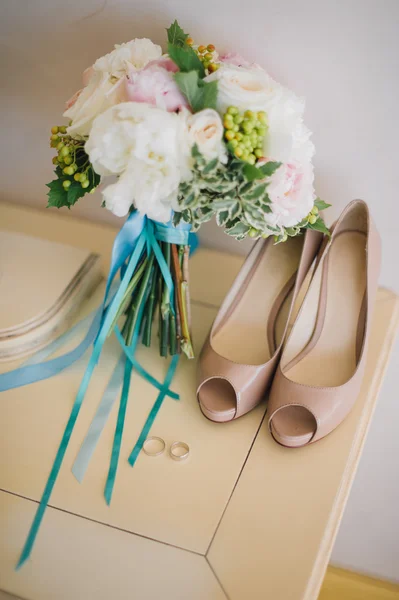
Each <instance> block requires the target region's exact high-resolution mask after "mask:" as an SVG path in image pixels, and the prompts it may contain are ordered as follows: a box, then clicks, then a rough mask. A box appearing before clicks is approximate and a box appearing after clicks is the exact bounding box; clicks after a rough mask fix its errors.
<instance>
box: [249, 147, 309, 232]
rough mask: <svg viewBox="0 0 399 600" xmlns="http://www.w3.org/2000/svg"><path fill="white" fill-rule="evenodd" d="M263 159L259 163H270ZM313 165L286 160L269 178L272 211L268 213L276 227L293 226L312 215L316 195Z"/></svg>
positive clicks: (269, 219) (268, 187)
mask: <svg viewBox="0 0 399 600" xmlns="http://www.w3.org/2000/svg"><path fill="white" fill-rule="evenodd" d="M269 160H270V159H261V160H260V161H259V162H258V165H261V164H265V163H266V162H269ZM313 179H314V175H313V167H312V164H311V163H310V162H308V163H305V164H300V163H293V162H292V163H283V164H282V165H281V166H280V167H279V168H278V169H277V171H275V172H274V173H273V175H272V176H271V177H270V179H269V180H268V186H267V193H268V195H269V198H270V200H271V209H272V212H271V213H268V214H267V215H265V219H266V221H267V222H268V223H269V224H270V225H273V226H283V227H293V226H294V225H297V224H298V223H300V222H301V221H302V219H304V218H305V217H306V215H308V214H309V212H310V211H311V210H312V208H313V204H314V201H315V199H316V194H315V191H314V187H313Z"/></svg>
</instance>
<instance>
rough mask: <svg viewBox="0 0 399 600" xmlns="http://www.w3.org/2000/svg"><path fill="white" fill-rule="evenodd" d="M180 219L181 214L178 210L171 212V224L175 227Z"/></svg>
mask: <svg viewBox="0 0 399 600" xmlns="http://www.w3.org/2000/svg"><path fill="white" fill-rule="evenodd" d="M181 220H182V215H181V213H180V212H175V213H173V225H174V226H175V227H177V226H178V225H179V223H180V221H181Z"/></svg>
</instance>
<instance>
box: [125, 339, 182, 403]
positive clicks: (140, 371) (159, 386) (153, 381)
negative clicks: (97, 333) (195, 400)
mask: <svg viewBox="0 0 399 600" xmlns="http://www.w3.org/2000/svg"><path fill="white" fill-rule="evenodd" d="M115 335H116V337H117V339H118V342H119V344H120V346H121V348H122V350H123V352H124V353H125V354H126V358H127V359H128V360H129V361H130V362H131V363H132V365H133V368H134V370H135V371H136V372H137V373H138V375H140V377H142V378H143V379H145V380H146V381H148V383H150V384H151V385H152V386H154V387H155V388H157V390H163V389H164V384H163V383H160V382H159V381H158V380H157V379H155V377H153V376H152V375H151V374H150V373H149V372H148V371H146V369H144V367H142V366H141V365H140V363H139V362H138V361H137V360H136V359H135V357H134V351H133V350H132V348H130V347H129V346H126V344H125V341H124V339H123V336H122V334H121V332H120V330H119V328H118V327H115ZM166 395H167V396H169V397H170V398H173V400H179V399H180V396H179V394H176V392H173V391H172V390H171V389H168V390H166Z"/></svg>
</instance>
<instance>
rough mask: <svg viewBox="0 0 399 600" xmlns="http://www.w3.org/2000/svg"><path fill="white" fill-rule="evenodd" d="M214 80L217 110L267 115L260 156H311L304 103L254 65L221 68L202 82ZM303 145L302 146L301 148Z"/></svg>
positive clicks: (224, 65) (290, 159)
mask: <svg viewBox="0 0 399 600" xmlns="http://www.w3.org/2000/svg"><path fill="white" fill-rule="evenodd" d="M215 80H217V81H218V107H217V108H218V111H219V112H220V113H221V114H224V112H225V111H226V108H227V107H228V106H237V108H239V109H240V110H242V111H243V110H254V111H259V110H263V111H265V112H266V113H267V120H268V126H269V128H268V131H267V134H266V136H265V144H264V154H265V156H272V157H273V158H274V159H275V160H279V161H283V162H288V161H297V160H298V161H300V162H301V161H302V156H309V155H310V154H312V153H313V144H312V143H311V142H310V141H309V134H308V132H307V130H306V129H305V127H304V125H303V123H302V117H303V113H304V109H305V102H304V100H303V99H302V98H298V96H296V95H295V94H294V93H293V92H291V91H290V90H288V89H287V88H284V87H283V86H282V85H280V84H279V83H277V82H276V81H274V79H272V78H271V77H270V76H269V75H268V74H267V73H266V71H264V70H263V69H261V68H260V67H258V66H251V67H247V66H244V67H240V66H236V65H232V64H226V63H224V64H222V66H221V67H220V68H219V69H218V70H217V71H216V72H215V73H213V74H212V75H209V76H208V77H207V78H206V79H205V81H215ZM302 144H303V147H302Z"/></svg>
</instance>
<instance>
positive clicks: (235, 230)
mask: <svg viewBox="0 0 399 600" xmlns="http://www.w3.org/2000/svg"><path fill="white" fill-rule="evenodd" d="M249 230H250V227H249V226H248V225H246V224H245V223H243V222H242V221H239V222H238V223H236V224H235V225H233V227H228V228H226V233H228V234H229V235H232V236H233V237H236V238H237V239H238V238H241V239H242V238H243V237H245V236H246V235H247V234H248V232H249Z"/></svg>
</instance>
